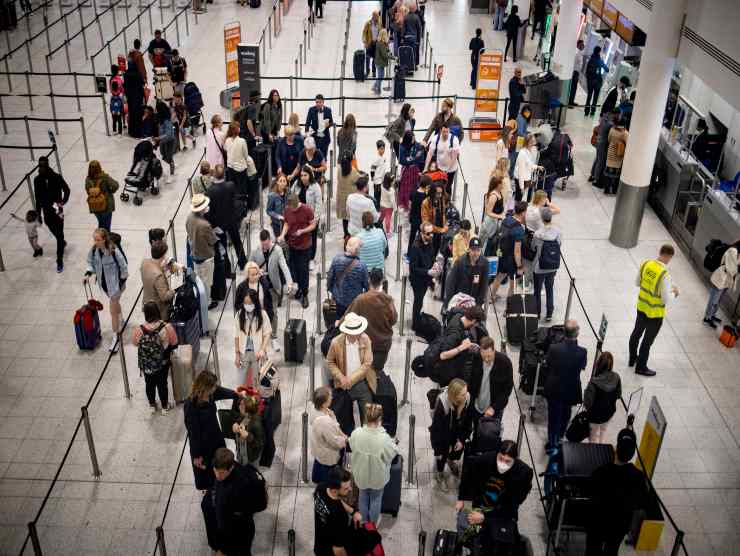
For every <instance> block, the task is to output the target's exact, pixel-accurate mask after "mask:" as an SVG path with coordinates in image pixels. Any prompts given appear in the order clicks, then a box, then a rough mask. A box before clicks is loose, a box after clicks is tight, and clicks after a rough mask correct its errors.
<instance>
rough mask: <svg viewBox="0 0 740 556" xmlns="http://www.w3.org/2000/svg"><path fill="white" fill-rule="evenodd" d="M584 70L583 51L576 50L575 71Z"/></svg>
mask: <svg viewBox="0 0 740 556" xmlns="http://www.w3.org/2000/svg"><path fill="white" fill-rule="evenodd" d="M582 69H583V50H578V49H576V59H575V61H574V62H573V71H577V72H578V73H580V72H581V70H582Z"/></svg>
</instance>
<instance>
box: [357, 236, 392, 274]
mask: <svg viewBox="0 0 740 556" xmlns="http://www.w3.org/2000/svg"><path fill="white" fill-rule="evenodd" d="M357 237H358V238H360V239H361V240H362V247H360V252H359V253H358V257H359V258H360V261H362V262H363V263H365V266H367V270H368V271H370V270H372V269H373V268H379V269H380V270H383V269H384V268H385V247H386V245H387V240H386V238H385V233H384V232H383V230H381V229H380V228H375V227H372V228H370V229H365V230H362V231H361V232H360V233H359V234H357Z"/></svg>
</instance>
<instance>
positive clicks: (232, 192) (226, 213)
mask: <svg viewBox="0 0 740 556" xmlns="http://www.w3.org/2000/svg"><path fill="white" fill-rule="evenodd" d="M213 174H214V176H213V182H212V183H211V185H210V187H209V188H208V198H209V199H210V200H211V204H210V206H209V210H208V221H209V222H210V223H211V225H212V226H213V227H214V228H216V227H218V228H221V232H220V233H219V232H218V230H216V233H217V235H218V240H219V241H220V242H221V244H222V245H223V246H224V250H225V249H226V234H228V235H229V237H230V238H231V243H232V244H233V245H234V251H236V257H237V263H238V264H239V270H244V265H246V264H247V257H246V255H245V254H244V246H243V245H242V238H241V235H240V234H239V226H240V224H241V215H240V214H238V213H237V210H236V208H237V206H236V205H237V203H236V197H235V196H236V187H235V186H234V184H233V183H232V182H230V181H224V167H223V165H221V164H216V167H215V169H214V171H213Z"/></svg>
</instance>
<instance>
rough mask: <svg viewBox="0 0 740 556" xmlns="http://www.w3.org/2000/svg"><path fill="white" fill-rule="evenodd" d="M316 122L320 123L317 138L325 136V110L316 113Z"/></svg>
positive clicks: (317, 128)
mask: <svg viewBox="0 0 740 556" xmlns="http://www.w3.org/2000/svg"><path fill="white" fill-rule="evenodd" d="M316 121H317V122H318V125H317V126H316V136H317V137H323V136H324V128H325V126H324V111H323V110H317V111H316Z"/></svg>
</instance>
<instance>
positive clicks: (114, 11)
mask: <svg viewBox="0 0 740 556" xmlns="http://www.w3.org/2000/svg"><path fill="white" fill-rule="evenodd" d="M117 3H118V2H116V3H113V4H111V5H110V11H111V13H112V14H113V34H115V33H116V30H117V29H118V18H117V17H116V4H117Z"/></svg>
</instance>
